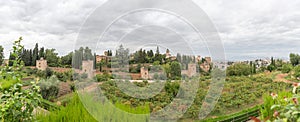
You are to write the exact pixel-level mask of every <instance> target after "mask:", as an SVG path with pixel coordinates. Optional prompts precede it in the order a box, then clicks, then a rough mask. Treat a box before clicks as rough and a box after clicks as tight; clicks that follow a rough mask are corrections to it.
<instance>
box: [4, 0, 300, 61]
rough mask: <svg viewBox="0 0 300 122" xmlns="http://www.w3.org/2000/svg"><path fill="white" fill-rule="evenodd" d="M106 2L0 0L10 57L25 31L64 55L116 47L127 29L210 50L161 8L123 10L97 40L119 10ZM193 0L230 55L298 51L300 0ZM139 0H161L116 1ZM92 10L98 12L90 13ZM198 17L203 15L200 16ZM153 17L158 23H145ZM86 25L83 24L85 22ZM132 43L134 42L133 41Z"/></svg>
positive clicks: (27, 38)
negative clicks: (79, 49)
mask: <svg viewBox="0 0 300 122" xmlns="http://www.w3.org/2000/svg"><path fill="white" fill-rule="evenodd" d="M104 2H105V1H104V0H86V1H82V0H75V1H74V0H65V1H60V0H52V1H46V0H24V1H21V0H11V1H0V18H1V19H0V28H1V29H0V45H3V46H4V48H5V56H6V58H8V54H9V49H10V48H11V46H12V41H13V40H15V39H17V38H18V37H19V36H23V38H24V42H23V43H24V44H25V47H26V48H33V46H34V44H35V43H39V44H40V46H44V47H46V48H55V49H57V51H58V53H59V54H60V55H64V54H67V53H68V52H70V51H72V50H73V49H74V47H75V48H77V47H78V46H91V47H92V48H93V49H96V51H97V53H98V54H100V53H101V52H102V51H103V50H105V49H114V48H115V47H116V46H117V45H116V44H117V43H116V40H118V39H120V37H122V36H124V35H126V34H127V36H126V37H124V40H123V41H127V42H134V41H139V42H142V43H146V42H151V40H156V39H164V40H172V41H171V42H173V43H169V45H168V47H170V48H173V49H174V50H176V49H177V50H179V52H184V51H182V50H181V51H180V49H186V48H187V47H185V48H183V47H184V46H186V44H184V43H181V42H183V40H184V39H187V40H189V41H190V42H189V43H191V44H192V45H191V47H192V48H194V49H196V53H197V54H200V55H209V50H207V48H206V47H205V46H206V45H205V43H204V42H203V39H199V38H198V36H197V34H195V33H194V32H193V30H192V29H191V28H190V27H188V26H187V25H186V23H183V22H182V21H179V19H178V18H176V17H174V16H170V15H168V14H163V13H159V12H148V13H136V14H131V15H130V16H124V17H123V18H122V19H120V20H118V21H116V22H115V23H114V24H113V25H112V26H111V28H110V29H109V31H108V33H106V36H105V37H104V38H103V40H101V42H99V39H100V36H101V33H99V30H97V29H98V28H105V27H106V25H105V24H104V23H108V21H109V22H111V20H110V19H115V18H113V17H115V15H117V13H118V11H100V12H99V11H97V10H96V8H97V7H99V5H101V4H102V3H104ZM194 2H195V3H196V4H197V5H198V6H200V8H202V9H203V10H204V11H205V12H206V14H207V15H208V16H209V17H210V19H211V21H212V22H213V23H214V24H215V27H216V28H217V30H218V32H219V35H220V37H221V39H222V40H223V43H224V47H225V51H226V52H225V53H226V57H227V59H228V60H243V59H254V58H264V57H269V56H275V57H279V58H287V56H288V54H289V53H290V52H296V53H300V52H299V49H298V47H299V45H300V41H299V40H300V35H299V33H300V10H299V6H300V1H295V0H265V1H261V0H243V1H240V0H232V1H225V0H209V1H207V0H194ZM137 4H138V5H141V6H143V5H153V6H156V5H157V3H156V2H155V1H151V0H149V1H146V2H144V3H130V4H128V5H127V4H126V5H125V4H123V3H118V4H116V5H114V6H113V7H119V8H130V7H131V6H135V5H137ZM159 6H164V5H159ZM94 10H95V11H94ZM104 10H105V9H104ZM107 10H109V8H107ZM92 12H94V13H93V14H91V13H92ZM97 12H98V13H97ZM196 13H197V12H195V13H191V15H194V14H196ZM90 14H91V16H92V17H91V16H90ZM93 15H96V16H93ZM99 15H101V16H99ZM88 17H89V18H88ZM110 17H112V18H110ZM86 18H88V19H86ZM103 18H108V19H103ZM109 18H110V19H109ZM198 19H199V21H201V18H198ZM83 23H86V24H83ZM149 23H150V24H153V25H154V26H145V27H144V26H143V25H145V24H149ZM82 25H83V26H84V28H81V27H82ZM155 25H156V26H155ZM157 25H160V27H159V26H157ZM78 32H80V33H79V34H78ZM174 32H177V33H174ZM77 37H78V38H77ZM76 40H79V41H78V42H76ZM128 44H129V45H133V46H134V43H128ZM132 49H134V48H133V47H132Z"/></svg>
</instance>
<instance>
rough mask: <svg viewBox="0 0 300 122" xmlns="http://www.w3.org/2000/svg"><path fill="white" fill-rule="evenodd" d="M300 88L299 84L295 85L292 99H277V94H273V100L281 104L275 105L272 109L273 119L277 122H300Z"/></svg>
mask: <svg viewBox="0 0 300 122" xmlns="http://www.w3.org/2000/svg"><path fill="white" fill-rule="evenodd" d="M299 86H300V84H299V83H294V84H293V91H292V93H293V95H292V96H291V97H284V98H283V99H278V98H276V97H275V96H276V94H271V96H272V97H273V99H275V100H278V101H284V104H282V102H278V103H279V104H275V105H273V106H272V107H271V110H274V114H273V117H274V118H275V120H274V121H275V122H287V121H288V122H299V121H300V105H299V102H298V101H299V98H300V95H299V94H297V89H298V87H299Z"/></svg>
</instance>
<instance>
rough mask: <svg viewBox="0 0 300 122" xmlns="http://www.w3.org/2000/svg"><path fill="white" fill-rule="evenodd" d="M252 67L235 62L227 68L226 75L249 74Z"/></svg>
mask: <svg viewBox="0 0 300 122" xmlns="http://www.w3.org/2000/svg"><path fill="white" fill-rule="evenodd" d="M251 71H252V67H250V66H249V65H248V64H243V63H237V64H233V65H231V66H229V67H228V68H227V71H226V72H227V76H248V75H250V74H251Z"/></svg>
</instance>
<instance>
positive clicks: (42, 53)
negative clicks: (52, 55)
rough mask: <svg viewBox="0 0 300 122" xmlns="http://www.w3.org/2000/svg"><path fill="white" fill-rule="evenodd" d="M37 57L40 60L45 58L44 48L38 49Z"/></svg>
mask: <svg viewBox="0 0 300 122" xmlns="http://www.w3.org/2000/svg"><path fill="white" fill-rule="evenodd" d="M39 57H40V58H42V57H43V58H45V49H44V47H42V48H41V49H40V51H39Z"/></svg>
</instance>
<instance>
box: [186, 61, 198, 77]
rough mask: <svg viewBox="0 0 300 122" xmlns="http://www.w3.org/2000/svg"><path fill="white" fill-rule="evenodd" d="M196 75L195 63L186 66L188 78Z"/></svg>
mask: <svg viewBox="0 0 300 122" xmlns="http://www.w3.org/2000/svg"><path fill="white" fill-rule="evenodd" d="M196 74H197V64H195V63H190V64H188V74H187V75H188V76H189V77H192V76H195V75H196Z"/></svg>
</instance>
